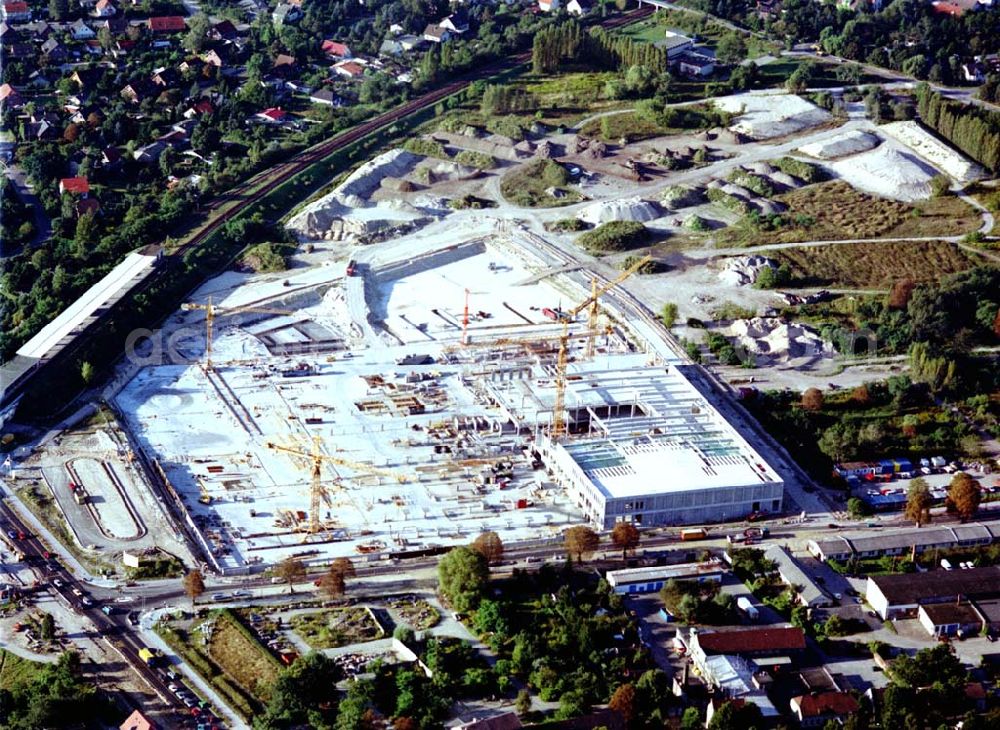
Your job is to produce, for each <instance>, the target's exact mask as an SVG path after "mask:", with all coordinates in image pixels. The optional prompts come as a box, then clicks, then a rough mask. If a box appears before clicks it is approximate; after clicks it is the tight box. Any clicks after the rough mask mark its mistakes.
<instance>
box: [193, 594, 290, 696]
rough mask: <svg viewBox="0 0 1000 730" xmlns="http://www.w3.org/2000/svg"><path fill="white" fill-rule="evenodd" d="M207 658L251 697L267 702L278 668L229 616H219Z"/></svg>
mask: <svg viewBox="0 0 1000 730" xmlns="http://www.w3.org/2000/svg"><path fill="white" fill-rule="evenodd" d="M208 653H209V656H211V657H212V659H213V660H214V661H215V662H216V663H217V664H218V665H219V667H220V668H221V669H222V671H224V672H225V673H226V674H228V675H229V676H230V677H232V678H233V679H234V680H235V681H236V682H237V683H238V684H240V685H241V686H242V687H245V688H246V689H247V690H248V691H249V692H250V693H251V694H253V695H254V697H256V698H258V699H260V700H261V701H263V702H266V701H267V699H268V698H269V697H270V696H271V685H272V684H273V683H274V680H276V679H277V678H278V672H279V671H280V669H281V665H280V664H279V663H278V661H277V659H275V658H274V656H273V655H272V654H271V653H270V652H269V651H268V650H267V649H266V648H264V647H263V646H261V644H260V642H258V641H257V640H256V639H254V638H253V637H252V635H251V634H250V632H249V631H248V630H247V629H246V628H245V627H244V626H243V625H242V624H240V623H239V622H238V621H237V620H236V619H235V618H233V617H232V616H230V615H229V614H228V613H222V614H220V615H219V619H218V621H216V624H215V630H214V631H212V638H211V640H210V641H209V643H208Z"/></svg>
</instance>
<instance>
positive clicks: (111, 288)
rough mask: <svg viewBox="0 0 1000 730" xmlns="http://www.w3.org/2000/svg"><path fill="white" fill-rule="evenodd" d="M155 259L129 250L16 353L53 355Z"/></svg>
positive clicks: (141, 274)
mask: <svg viewBox="0 0 1000 730" xmlns="http://www.w3.org/2000/svg"><path fill="white" fill-rule="evenodd" d="M155 262H156V256H148V255H146V254H141V253H137V252H133V253H130V254H129V255H128V256H126V257H125V260H124V261H122V262H121V263H120V264H118V265H117V266H116V267H115V268H113V269H112V270H111V271H109V272H108V273H107V275H106V276H105V277H104V278H103V279H101V280H100V281H99V282H97V283H96V284H94V285H93V286H92V287H90V288H89V289H88V290H87V291H85V292H84V293H83V295H82V296H81V297H80V298H79V299H77V300H76V301H75V302H73V303H72V304H70V305H69V307H67V308H66V309H65V310H63V312H62V313H61V314H60V315H59V316H58V317H56V318H55V319H53V320H52V321H51V322H49V323H48V324H47V325H45V326H44V327H42V329H41V330H40V331H39V332H38V334H37V335H35V336H34V337H32V338H31V339H30V340H28V341H27V342H26V343H24V345H22V346H21V349H20V350H18V351H17V354H18V355H22V356H24V357H30V358H35V359H37V360H41V359H42V358H45V357H48V356H50V355H51V354H52V351H53V349H54V348H55V347H56V346H57V345H59V344H60V343H61V342H62V341H63V340H64V339H66V338H68V337H69V336H70V335H72V334H74V333H75V332H76V331H77V330H78V329H80V328H82V327H85V326H87V325H89V324H91V323H92V322H93V321H94V319H95V318H96V317H95V313H96V312H97V310H98V309H100V308H101V307H105V306H108V305H110V304H112V303H114V302H115V301H117V300H118V298H120V297H121V296H122V295H123V294H125V293H126V292H128V291H129V290H130V289H132V287H134V286H135V285H136V284H137V283H139V280H140V279H141V278H142V277H143V276H144V275H145V273H146V272H147V271H148V270H149V269H151V268H152V267H153V264H154V263H155Z"/></svg>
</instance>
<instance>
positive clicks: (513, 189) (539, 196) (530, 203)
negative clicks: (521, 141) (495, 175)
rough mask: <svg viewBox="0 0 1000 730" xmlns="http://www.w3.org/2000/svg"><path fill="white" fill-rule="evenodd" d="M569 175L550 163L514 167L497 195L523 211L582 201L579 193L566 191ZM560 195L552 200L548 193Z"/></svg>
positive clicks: (532, 163)
mask: <svg viewBox="0 0 1000 730" xmlns="http://www.w3.org/2000/svg"><path fill="white" fill-rule="evenodd" d="M568 182H569V176H568V173H566V171H565V169H564V168H563V167H562V166H560V165H558V164H556V163H554V162H552V161H551V160H535V161H534V162H529V163H527V164H524V165H521V166H520V167H515V168H514V169H512V170H510V172H508V173H506V174H505V175H504V176H503V179H502V180H501V181H500V192H501V193H502V194H503V196H504V198H506V199H507V200H508V201H509V202H511V203H514V204H515V205H520V206H523V207H525V208H558V207H560V206H563V205H572V204H573V203H579V202H580V201H581V200H583V199H584V198H583V196H582V195H581V194H580V192H579V191H578V190H576V189H574V188H571V187H568V185H567V183H568ZM549 189H555V190H558V191H560V193H561V194H562V197H558V198H557V197H554V196H552V195H550V194H549V193H548V192H547V191H548V190H549Z"/></svg>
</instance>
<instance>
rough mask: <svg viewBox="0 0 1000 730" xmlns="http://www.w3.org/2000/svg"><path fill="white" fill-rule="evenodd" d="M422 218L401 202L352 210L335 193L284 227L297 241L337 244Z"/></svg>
mask: <svg viewBox="0 0 1000 730" xmlns="http://www.w3.org/2000/svg"><path fill="white" fill-rule="evenodd" d="M425 219H426V216H425V215H424V214H423V213H421V212H420V211H418V210H417V209H416V208H414V207H413V206H411V205H408V204H406V203H404V202H402V201H398V200H397V201H391V202H388V203H379V204H378V205H375V206H369V207H365V208H353V207H351V206H349V205H345V204H344V203H343V202H341V201H340V200H338V198H337V193H336V192H333V193H330V194H328V195H325V196H323V197H322V198H320V199H319V200H317V201H314V202H312V203H310V204H309V205H307V206H306V207H305V208H303V209H302V210H300V211H299V212H298V213H296V214H295V215H294V216H293V217H292V218H291V220H289V221H288V224H287V225H286V228H288V229H289V230H290V231H292V233H293V234H295V236H296V237H297V238H298V239H299V240H300V241H309V240H313V241H315V240H327V241H341V240H343V239H345V238H348V237H350V236H364V235H371V234H375V233H379V232H381V231H385V230H389V229H393V228H398V227H401V226H407V225H414V224H417V223H419V222H423V221H424V220H425Z"/></svg>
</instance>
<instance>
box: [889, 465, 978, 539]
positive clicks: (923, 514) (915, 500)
mask: <svg viewBox="0 0 1000 730" xmlns="http://www.w3.org/2000/svg"><path fill="white" fill-rule="evenodd" d="M982 501H983V493H982V489H981V487H980V486H979V482H977V481H976V480H975V479H973V478H972V477H970V476H969V475H968V474H966V473H964V472H959V473H957V474H956V475H955V476H954V477H952V479H951V482H950V483H949V484H948V497H947V500H946V502H945V506H946V508H947V509H948V511H949V512H954V513H955V514H957V515H958V516H959V517H961V518H962V521H963V522H964V521H965V520H970V519H972V518H973V517H975V516H976V512H978V511H979V505H980V503H982ZM933 504H934V498H933V497H932V496H931V490H930V485H928V484H927V480H926V479H924V478H923V477H917V478H916V479H913V480H911V481H910V486H909V488H908V489H907V492H906V507H905V508H904V510H903V516H904V517H906V519H908V520H912V521H913V522H914V523H916V525H917V527H920V526H921V525H926V524H927V523H929V522H930V521H931V506H932V505H933Z"/></svg>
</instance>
